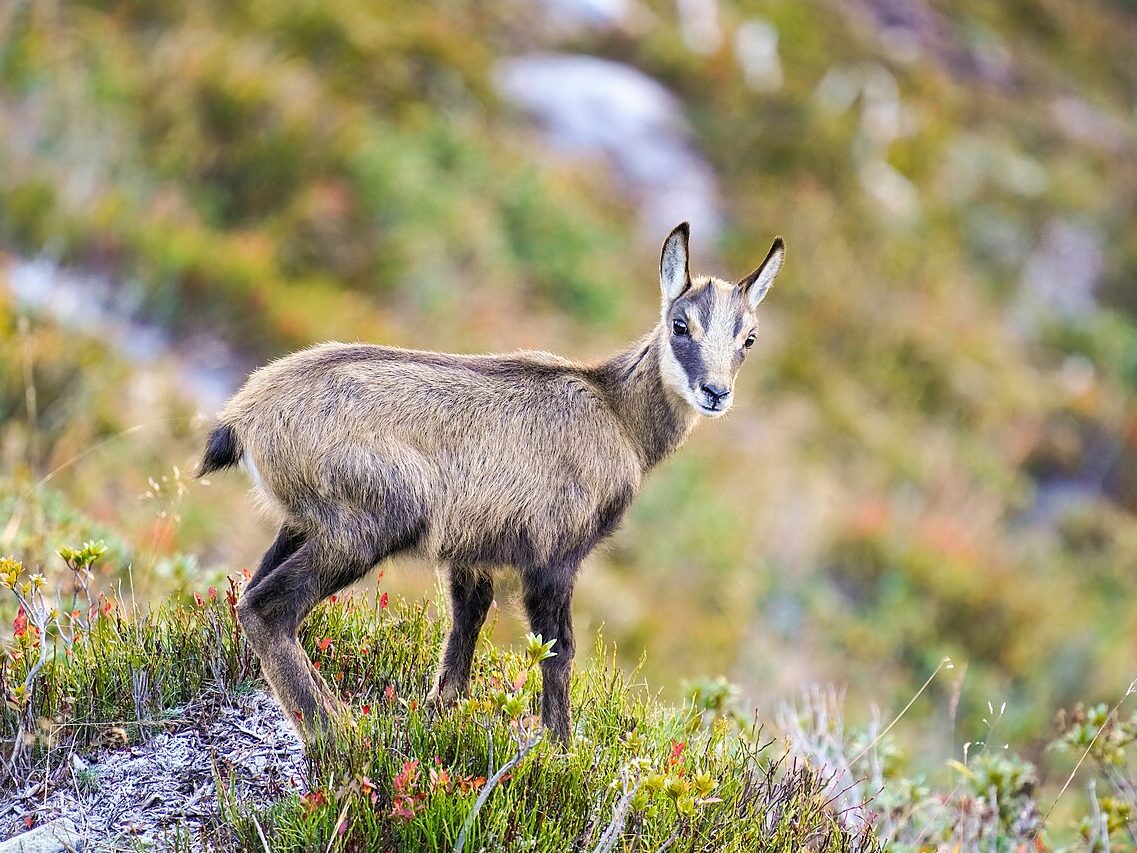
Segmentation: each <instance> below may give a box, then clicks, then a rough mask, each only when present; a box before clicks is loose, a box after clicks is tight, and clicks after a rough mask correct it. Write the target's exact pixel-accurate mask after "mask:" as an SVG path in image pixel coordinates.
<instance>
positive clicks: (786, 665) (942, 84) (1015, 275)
mask: <svg viewBox="0 0 1137 853" xmlns="http://www.w3.org/2000/svg"><path fill="white" fill-rule="evenodd" d="M1134 44H1137V5H1135V4H1134V3H1132V2H1127V0H1096V1H1095V2H1087V0H1016V1H1015V2H995V0H969V2H966V3H948V2H941V1H940V0H847V1H846V0H814V2H800V0H678V2H672V0H533V2H525V3H523V2H514V0H506V2H487V0H442V2H435V3H432V4H423V3H419V2H413V0H387V2H383V3H359V2H354V0H319V2H317V0H300V2H293V3H280V2H274V0H240V2H231V0H226V2H220V0H199V2H196V3H182V2H178V1H177V0H145V2H141V0H88V2H66V0H50V2H48V0H9V2H6V3H3V4H0V552H4V553H9V552H11V553H14V554H16V555H17V556H20V557H22V558H24V559H25V560H27V561H29V563H30V564H32V565H42V566H43V567H44V570H45V571H47V572H48V573H50V574H56V575H62V574H63V573H64V572H65V569H64V567H63V564H62V561H60V560H59V559H58V558H55V557H52V556H51V555H52V553H53V551H54V549H56V548H57V547H59V546H60V545H63V544H76V543H77V542H79V541H81V540H82V539H83V538H85V537H93V536H97V537H101V538H104V539H105V540H106V541H107V542H108V544H109V545H110V547H111V551H110V553H109V554H108V558H107V559H106V560H104V561H103V563H102V564H101V565H103V566H105V568H104V569H103V571H104V573H105V576H104V577H103V578H102V583H103V584H104V586H114V585H121V586H122V588H123V591H124V594H128V595H133V596H135V597H136V598H137V599H139V600H146V599H156V598H159V597H162V596H164V595H166V594H169V593H171V592H173V593H181V594H185V591H186V590H187V589H201V588H203V587H204V585H206V584H207V583H209V582H210V581H211V580H212V579H214V578H216V577H218V576H220V575H221V574H223V573H224V572H225V571H229V570H235V569H240V568H242V567H245V566H249V565H252V564H254V563H255V561H256V559H257V558H258V557H259V554H260V552H261V551H262V550H263V548H264V547H265V546H266V545H267V542H268V540H269V538H270V535H271V532H270V528H269V526H268V525H267V523H266V522H264V521H263V520H261V519H259V518H257V517H256V515H255V514H254V513H253V511H252V510H251V508H250V507H249V506H248V505H247V503H246V501H245V498H244V484H243V482H242V478H240V477H237V476H225V477H215V478H213V480H212V482H210V483H209V484H208V485H207V484H203V483H198V482H193V481H188V480H187V479H186V477H185V474H184V472H185V471H187V470H188V469H190V468H192V466H193V464H194V462H195V461H196V457H197V454H198V452H199V448H200V446H201V442H202V439H203V436H204V434H205V430H206V425H207V423H208V420H209V417H210V416H211V414H212V413H213V412H214V411H215V410H216V409H217V407H218V406H219V404H220V403H221V402H222V401H223V400H224V398H225V396H226V395H227V394H228V393H229V392H231V391H232V390H234V389H235V387H236V386H237V385H239V383H240V382H241V380H242V379H243V377H244V375H245V373H246V372H247V371H248V370H249V369H251V368H252V367H254V366H255V365H256V364H258V363H261V362H263V361H265V360H267V359H269V358H272V357H274V356H278V355H280V354H282V353H285V352H287V351H289V350H292V349H295V348H298V347H301V346H304V345H307V344H309V343H311V342H314V341H319V340H325V339H341V340H351V339H364V340H369V341H377V342H384V343H390V344H397V345H403V346H413V347H419V348H431V349H441V350H453V351H504V350H510V349H514V348H518V347H533V348H542V349H549V350H553V351H557V352H560V353H563V354H565V355H570V356H574V357H580V358H595V357H599V356H602V355H604V354H606V353H608V352H610V351H612V350H614V349H616V348H617V347H619V346H621V345H622V344H624V343H625V342H626V341H628V340H629V339H630V338H632V337H633V336H636V335H638V334H640V333H642V332H643V331H644V330H646V329H647V328H648V327H649V326H650V325H651V324H653V323H654V322H655V318H656V316H657V314H656V312H657V297H658V285H657V281H656V276H655V269H656V264H657V260H658V255H657V252H658V246H659V243H660V241H661V240H662V238H663V236H664V235H665V234H666V233H667V230H668V229H669V228H670V227H671V226H672V225H674V224H675V222H677V221H679V220H680V219H683V218H690V219H691V220H692V227H693V232H694V233H693V238H692V241H693V242H692V245H693V252H694V266H695V267H696V268H698V269H700V270H704V271H708V272H718V273H720V274H724V275H730V276H738V275H741V274H742V273H744V272H746V271H748V270H750V269H751V268H753V266H754V265H755V264H756V262H757V261H759V260H760V259H761V257H762V256H763V254H764V252H765V250H766V248H767V247H768V246H769V243H770V240H771V238H772V236H773V235H774V234H775V233H781V234H783V235H784V236H785V238H786V241H787V245H788V251H789V260H788V264H787V267H786V270H785V272H784V274H783V275H782V277H781V278H780V279H779V282H778V284H777V286H776V288H775V290H774V292H773V294H772V296H771V297H770V298H769V299H768V300H767V302H766V304H765V305H764V307H763V326H762V332H761V334H760V336H759V342H758V344H757V347H756V352H755V358H754V359H752V361H751V364H750V365H749V366H748V367H747V369H746V370H745V371H744V372H743V374H742V376H741V380H740V387H739V389H738V397H739V400H738V404H737V405H736V410H735V412H734V413H733V414H732V415H731V417H730V418H728V419H727V420H726V421H724V422H716V423H714V424H708V425H704V426H702V427H701V428H700V429H699V430H697V431H696V433H695V434H694V436H693V437H692V439H691V440H690V442H689V443H688V445H687V446H686V447H685V448H684V449H683V450H682V452H681V453H680V454H679V455H678V456H677V457H676V458H674V459H673V460H671V461H670V462H669V463H667V464H666V465H665V466H663V467H662V468H661V469H660V470H659V471H658V472H657V473H656V474H655V475H653V478H652V479H651V480H650V482H649V484H648V486H647V488H646V489H645V492H644V494H643V495H642V498H641V500H640V501H639V503H638V504H637V506H636V507H635V509H634V511H633V512H632V513H631V516H630V518H629V519H628V521H627V523H626V525H625V526H624V528H623V530H622V531H621V532H620V533H619V534H618V535H617V536H616V537H615V538H614V540H613V541H612V542H611V544H610V546H609V547H608V548H607V549H606V550H605V551H604V552H603V553H602V554H597V555H595V556H594V557H593V558H592V559H591V561H590V565H589V566H588V569H587V571H586V573H585V575H584V578H583V582H582V585H581V588H580V591H579V593H578V596H577V602H576V611H577V614H578V619H579V620H580V623H581V630H582V631H583V632H585V633H587V632H590V631H594V630H596V629H598V628H599V627H600V626H601V625H603V626H604V630H605V634H606V636H607V637H608V638H610V639H613V640H615V641H616V642H617V644H618V647H619V649H620V652H621V654H622V655H623V658H624V662H625V663H626V664H628V665H629V666H630V665H634V664H635V663H636V662H637V661H638V659H639V658H640V656H641V654H642V653H643V652H644V651H645V650H647V652H648V657H647V664H646V668H645V674H646V678H647V680H648V683H649V684H650V685H651V686H652V689H659V690H661V691H662V693H663V694H664V695H665V696H667V697H670V698H675V699H677V698H678V697H679V696H680V690H681V687H680V685H681V684H682V682H683V681H684V680H685V679H697V678H699V677H702V676H713V675H718V674H720V673H721V674H725V675H726V676H727V677H728V678H730V679H731V680H732V681H734V682H736V683H737V684H738V685H740V687H741V689H742V692H743V695H744V698H745V699H746V700H747V702H748V703H749V704H756V705H758V706H759V707H760V708H763V709H772V706H773V705H774V704H775V703H776V702H777V701H778V700H780V699H785V698H792V697H793V696H794V695H795V694H796V693H797V692H798V691H799V690H801V689H802V688H803V687H804V686H805V685H807V684H810V683H813V682H822V683H828V682H833V683H837V684H840V685H844V686H847V688H848V691H849V700H848V701H849V713H850V715H851V716H853V717H857V718H860V719H862V720H864V719H867V718H868V716H869V714H870V710H869V709H870V708H871V707H872V706H873V705H876V706H879V707H880V708H881V709H882V710H881V713H882V714H885V715H886V716H887V715H890V713H891V712H892V711H893V710H896V709H899V707H901V706H902V705H903V704H904V702H905V701H906V700H907V699H908V698H909V697H910V696H911V695H912V694H913V692H914V691H915V689H916V688H917V687H918V686H919V685H920V684H921V683H922V682H923V680H924V679H925V678H926V677H927V676H928V675H929V674H930V673H931V672H932V671H933V670H934V669H935V668H936V666H937V664H938V663H939V661H940V660H941V658H943V657H944V656H945V655H946V656H950V657H951V658H952V660H953V661H954V662H955V668H954V669H952V670H950V671H945V674H944V675H942V676H941V677H940V678H939V679H937V681H936V682H935V683H934V684H933V685H932V687H931V688H930V690H929V692H928V693H927V694H925V696H924V697H922V698H921V700H920V702H919V703H918V704H917V706H915V707H914V709H913V710H912V712H910V713H911V716H910V717H909V719H910V720H911V721H912V722H910V724H909V726H908V736H909V737H911V738H912V739H915V740H918V741H919V743H920V750H921V752H922V754H923V756H924V758H925V759H927V760H928V761H929V762H940V763H942V762H943V761H944V760H945V759H947V758H949V757H952V756H955V755H957V754H958V753H959V751H960V749H961V747H962V744H963V743H964V742H966V741H974V740H978V739H981V738H982V737H983V736H984V734H985V731H986V730H985V726H984V723H983V722H982V720H983V718H984V717H987V716H989V713H988V703H989V702H990V703H993V706H994V707H998V706H999V704H1000V703H1003V702H1006V703H1007V711H1006V714H1005V715H1004V716H1003V718H1002V721H1001V723H1000V726H1001V728H1000V731H999V734H998V737H999V738H1000V739H1003V740H1013V741H1015V742H1017V743H1019V744H1022V745H1025V747H1026V751H1027V753H1028V754H1029V755H1031V756H1032V757H1034V758H1035V759H1039V758H1042V759H1044V760H1046V759H1045V756H1041V755H1040V747H1041V744H1043V743H1045V742H1046V740H1047V739H1048V737H1049V736H1050V733H1051V732H1050V728H1049V720H1050V717H1051V716H1052V714H1053V713H1054V711H1055V710H1056V709H1057V708H1059V707H1062V706H1066V705H1069V704H1071V703H1072V702H1074V701H1075V700H1077V699H1086V700H1099V699H1100V700H1108V701H1110V702H1111V704H1112V702H1113V701H1116V699H1117V698H1119V697H1120V696H1121V695H1122V694H1123V693H1124V691H1125V688H1126V685H1128V684H1129V682H1130V681H1131V680H1132V679H1133V678H1134V677H1137V607H1135V606H1134V604H1135V602H1137V404H1135V400H1134V395H1133V393H1132V391H1133V387H1134V383H1135V382H1137V289H1135V288H1134V278H1135V276H1137V121H1135V120H1137V52H1135V51H1134V50H1133V46H1134ZM519 462H520V463H521V464H523V463H524V460H519ZM381 583H382V584H384V585H385V587H386V588H390V589H392V590H396V591H403V592H406V593H410V594H416V595H417V594H421V593H423V592H424V591H429V590H430V589H431V588H433V587H434V585H435V584H436V578H435V575H434V574H433V572H432V570H431V568H430V567H415V568H412V567H409V566H408V567H400V568H399V570H395V571H390V570H389V571H387V573H386V575H385V576H384V577H383V579H382V581H381ZM511 588H512V587H511V585H510V583H508V582H507V583H505V584H503V585H502V587H501V591H500V592H499V597H498V598H499V602H500V603H501V604H502V605H503V608H502V616H501V618H499V619H498V621H497V623H496V630H497V632H498V633H499V635H500V636H502V637H510V638H515V637H516V636H519V633H520V628H519V622H518V619H517V611H516V608H513V607H512V606H509V605H508V604H507V602H508V600H509V599H510V593H509V590H510V589H511ZM7 619H8V620H9V621H10V616H9V617H7ZM1032 745H1033V747H1032Z"/></svg>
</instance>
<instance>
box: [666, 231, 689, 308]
mask: <svg viewBox="0 0 1137 853" xmlns="http://www.w3.org/2000/svg"><path fill="white" fill-rule="evenodd" d="M690 236H691V226H690V225H688V224H687V223H686V222H681V223H679V224H678V225H676V226H675V230H674V231H672V232H671V233H670V234H668V235H667V239H666V240H664V241H663V253H662V254H661V255H660V256H659V286H660V288H661V289H662V290H663V301H664V302H666V303H670V302H674V301H675V300H676V299H678V298H679V297H680V296H681V295H682V294H683V291H685V290H686V289H687V288H688V287H690V286H691V269H690V266H689V265H688V260H687V240H688V238H689V237H690Z"/></svg>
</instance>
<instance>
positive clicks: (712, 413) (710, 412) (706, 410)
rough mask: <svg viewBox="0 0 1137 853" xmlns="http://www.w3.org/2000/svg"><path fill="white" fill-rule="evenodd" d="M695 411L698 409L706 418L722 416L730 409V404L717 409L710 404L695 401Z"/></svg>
mask: <svg viewBox="0 0 1137 853" xmlns="http://www.w3.org/2000/svg"><path fill="white" fill-rule="evenodd" d="M695 411H697V412H698V413H699V414H700V415H702V416H703V417H704V418H721V417H722V416H723V415H725V414H726V413H727V412H728V411H730V404H729V403H728V404H727V405H725V406H721V407H719V408H717V409H712V408H711V407H710V406H705V405H703V404H702V403H698V402H696V403H695Z"/></svg>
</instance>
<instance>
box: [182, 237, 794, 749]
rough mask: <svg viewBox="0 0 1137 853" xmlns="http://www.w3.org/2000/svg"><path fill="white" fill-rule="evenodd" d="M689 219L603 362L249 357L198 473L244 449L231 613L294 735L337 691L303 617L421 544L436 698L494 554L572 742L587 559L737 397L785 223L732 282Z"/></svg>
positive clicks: (452, 686) (377, 352) (468, 644)
mask: <svg viewBox="0 0 1137 853" xmlns="http://www.w3.org/2000/svg"><path fill="white" fill-rule="evenodd" d="M688 234H689V228H688V226H687V223H683V224H682V225H680V226H678V227H677V228H676V229H675V230H674V231H672V232H671V234H670V235H669V236H668V238H667V240H666V242H665V243H664V245H663V252H662V256H661V258H660V267H659V277H660V286H661V288H662V290H663V299H662V313H661V317H660V321H659V323H657V324H656V326H655V328H654V329H653V330H652V331H651V332H650V333H649V334H648V335H646V336H645V337H644V338H643V339H642V340H640V341H639V342H637V343H635V344H633V345H632V346H631V347H629V348H628V349H626V350H624V351H623V352H621V353H619V354H617V355H616V356H614V357H613V358H611V359H609V360H607V361H604V362H601V363H599V364H589V365H585V364H577V363H574V362H571V361H568V360H566V359H562V358H558V357H557V356H553V355H549V354H547V353H542V352H519V353H514V354H512V355H478V356H467V355H444V354H442V353H436V352H420V351H414V350H403V349H396V348H393V347H383V346H373V345H368V344H341V343H325V344H320V345H319V346H314V347H312V348H310V349H306V350H303V351H301V352H297V353H294V354H292V355H289V356H286V357H284V358H281V359H279V360H278V361H274V362H272V363H271V364H269V365H268V366H266V367H263V368H261V369H260V370H257V371H256V372H255V373H253V374H252V375H251V376H250V377H249V379H248V381H247V382H246V383H245V385H244V387H243V388H242V389H241V390H240V391H239V392H238V393H237V394H236V396H234V397H233V399H232V400H230V401H229V403H228V404H227V405H226V406H225V408H224V409H223V410H222V412H221V414H220V415H219V417H218V422H217V425H216V427H215V428H214V430H213V432H212V434H211V435H210V437H209V441H208V445H207V447H206V449H205V455H204V458H203V459H202V462H201V465H200V467H199V469H198V472H197V475H198V476H202V475H204V474H207V473H209V472H210V471H214V470H217V469H219V468H225V467H228V466H232V465H236V464H238V463H241V464H243V465H244V467H245V468H246V469H247V470H248V472H249V474H250V476H251V478H252V480H253V482H254V484H255V488H256V491H257V492H259V494H260V497H261V498H262V499H263V500H264V502H266V503H267V504H268V505H269V506H270V507H272V508H273V509H274V510H275V511H276V512H277V514H278V515H279V516H280V518H281V525H280V531H279V533H277V536H276V540H275V541H274V542H273V543H272V546H271V547H270V548H269V549H268V552H267V553H266V554H265V555H264V558H263V559H262V560H261V563H260V566H259V568H258V569H257V570H256V573H255V574H254V575H253V577H252V580H251V581H250V582H249V585H248V587H247V588H246V589H245V591H244V594H243V595H242V596H241V599H240V601H239V602H238V603H237V615H238V618H239V620H240V623H241V626H242V627H243V628H244V630H245V633H246V636H247V637H248V638H249V642H250V643H251V644H252V647H253V649H254V650H255V651H256V654H257V656H258V657H259V658H260V662H261V669H262V671H263V672H264V675H265V678H266V679H267V680H268V683H269V685H270V686H271V687H272V690H273V692H274V693H275V694H276V698H277V700H278V701H279V702H280V704H281V705H282V706H283V707H284V710H285V712H286V714H287V715H288V716H289V717H290V718H294V719H296V720H298V721H299V728H300V731H301V733H302V734H304V735H305V736H306V737H309V738H311V737H313V736H315V735H317V734H319V733H320V732H323V731H325V730H326V726H327V724H328V723H329V722H330V721H331V720H333V719H334V717H335V715H336V714H337V713H338V712H339V709H340V708H341V707H342V706H341V703H340V701H339V700H338V699H337V698H336V697H335V696H334V694H333V693H332V691H331V690H330V689H329V688H328V686H327V684H326V683H325V682H324V680H323V678H322V677H321V676H320V674H319V673H318V672H317V671H316V670H315V668H314V667H313V666H312V663H311V661H310V660H309V659H308V657H307V656H306V655H305V654H304V651H303V650H302V649H301V647H300V644H299V643H298V642H297V638H296V633H297V629H298V627H299V625H300V623H301V621H302V620H303V619H304V617H305V616H306V615H307V614H308V612H309V611H310V610H311V609H312V607H313V606H315V605H316V604H317V603H318V602H320V601H322V600H323V599H325V598H327V597H328V596H330V595H332V594H333V593H335V592H337V591H338V590H341V589H343V588H344V587H345V586H347V585H348V584H350V583H352V582H353V581H357V580H359V579H360V578H362V577H363V576H364V575H365V574H367V572H368V571H369V570H370V569H371V568H372V567H373V566H374V565H375V564H376V563H378V562H379V561H380V560H382V559H384V558H385V557H389V556H391V555H392V554H397V553H414V554H419V555H423V556H425V557H428V558H429V559H432V560H436V561H438V562H441V563H443V564H445V565H446V566H447V568H448V570H449V581H450V600H451V606H452V608H453V626H452V628H451V630H450V636H449V638H448V639H447V641H446V648H445V650H444V652H443V654H442V662H441V664H440V666H439V669H438V675H437V679H436V682H435V685H434V688H433V690H432V691H431V694H430V697H429V700H430V701H432V702H441V703H448V702H451V701H453V700H455V699H456V698H457V697H458V696H460V695H461V694H463V693H464V692H465V691H466V690H467V688H468V686H469V680H470V666H471V661H472V658H473V653H474V646H475V643H476V641H477V636H478V632H479V630H480V629H481V626H482V623H483V621H484V620H485V617H486V612H487V611H488V609H489V606H490V603H491V601H492V600H493V570H494V568H495V567H497V566H503V565H512V566H515V567H516V568H517V569H518V570H519V571H520V574H521V580H522V586H523V590H524V601H525V609H526V611H527V615H528V618H529V622H530V624H531V625H532V630H533V631H534V632H535V633H538V634H540V635H541V636H542V637H543V638H544V639H545V640H556V645H555V646H554V647H553V650H554V651H555V652H556V656H555V657H552V658H549V659H548V660H545V661H544V662H543V663H542V671H543V685H544V688H543V694H542V700H541V718H542V720H543V722H544V724H545V726H546V727H548V728H549V729H550V730H551V731H552V732H553V734H554V736H555V737H556V738H557V739H558V740H559V741H561V742H562V743H563V742H567V741H568V738H569V731H570V726H569V672H570V669H571V665H572V659H573V653H574V651H575V649H576V645H575V641H574V638H573V630H572V593H573V585H574V582H575V580H576V576H577V571H578V569H579V568H580V564H581V561H582V560H583V559H584V557H585V556H586V555H587V554H588V553H589V552H590V551H591V550H592V549H593V548H594V547H595V546H596V544H597V543H598V542H600V540H602V539H603V538H604V537H606V536H607V535H608V534H610V533H611V532H612V530H613V529H614V528H615V527H616V525H617V524H618V523H619V521H620V518H621V516H622V515H623V514H624V511H625V510H626V509H627V507H628V505H629V504H630V503H631V501H632V498H633V497H635V495H636V493H637V492H638V491H639V489H640V484H641V483H642V482H643V478H644V475H645V474H647V472H648V471H649V470H651V469H652V468H653V467H654V466H655V465H656V464H657V463H659V461H660V460H661V459H663V458H664V457H665V456H667V455H668V454H670V453H671V452H672V451H673V450H675V449H676V448H677V447H678V446H679V445H680V444H681V443H682V442H683V440H684V439H685V438H686V437H687V435H688V434H689V433H690V431H691V429H692V427H694V425H695V423H696V421H698V420H699V418H700V417H712V418H713V417H718V416H720V415H722V414H724V413H725V412H727V411H728V410H729V409H730V406H731V402H732V400H733V397H732V395H731V391H732V389H733V388H734V380H735V376H736V374H737V373H738V369H739V367H740V366H741V365H742V362H743V360H744V359H745V358H746V354H747V352H748V351H749V349H750V347H751V346H752V345H753V344H754V336H755V334H756V332H757V318H756V317H755V315H754V310H755V308H757V307H758V303H759V302H761V301H762V298H763V297H764V296H765V295H766V291H767V290H768V289H769V287H770V284H771V283H772V282H773V280H774V277H775V276H776V275H777V274H778V271H779V270H780V269H781V267H782V260H783V257H784V248H783V244H782V241H781V239H780V238H779V239H777V240H776V241H775V242H774V245H773V247H772V248H771V249H770V252H769V254H768V255H767V256H766V259H765V260H764V261H763V262H762V264H761V266H759V267H758V268H757V269H756V270H755V271H754V272H752V273H751V274H750V275H748V276H746V277H745V278H743V279H741V280H740V281H738V282H735V283H730V282H726V281H722V280H720V279H717V278H711V277H707V276H698V277H695V278H692V277H691V274H690V271H689V267H688V253H687V239H688Z"/></svg>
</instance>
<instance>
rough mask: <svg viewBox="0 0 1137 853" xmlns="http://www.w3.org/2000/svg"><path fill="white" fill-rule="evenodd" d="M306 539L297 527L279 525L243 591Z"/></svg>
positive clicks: (281, 561)
mask: <svg viewBox="0 0 1137 853" xmlns="http://www.w3.org/2000/svg"><path fill="white" fill-rule="evenodd" d="M306 539H307V537H306V536H305V535H304V534H303V533H301V532H300V530H299V529H298V528H295V527H292V526H290V525H288V524H283V525H281V527H280V530H279V531H277V534H276V538H275V539H274V540H273V541H272V544H271V545H270V546H269V548H268V550H267V551H265V554H264V556H263V557H261V563H260V565H259V566H257V570H256V571H255V572H253V577H252V580H250V581H249V584H248V586H246V587H245V591H246V592H248V591H249V590H250V589H252V588H253V587H254V586H257V585H258V584H259V583H260V582H261V581H263V580H264V578H265V576H266V575H268V574H269V573H270V572H272V570H273V569H275V568H276V567H277V566H279V565H280V564H281V563H283V562H284V561H285V560H287V559H288V558H289V557H291V556H292V555H293V554H295V553H296V551H297V550H298V549H299V548H300V546H301V545H303V544H304V541H305V540H306Z"/></svg>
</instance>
